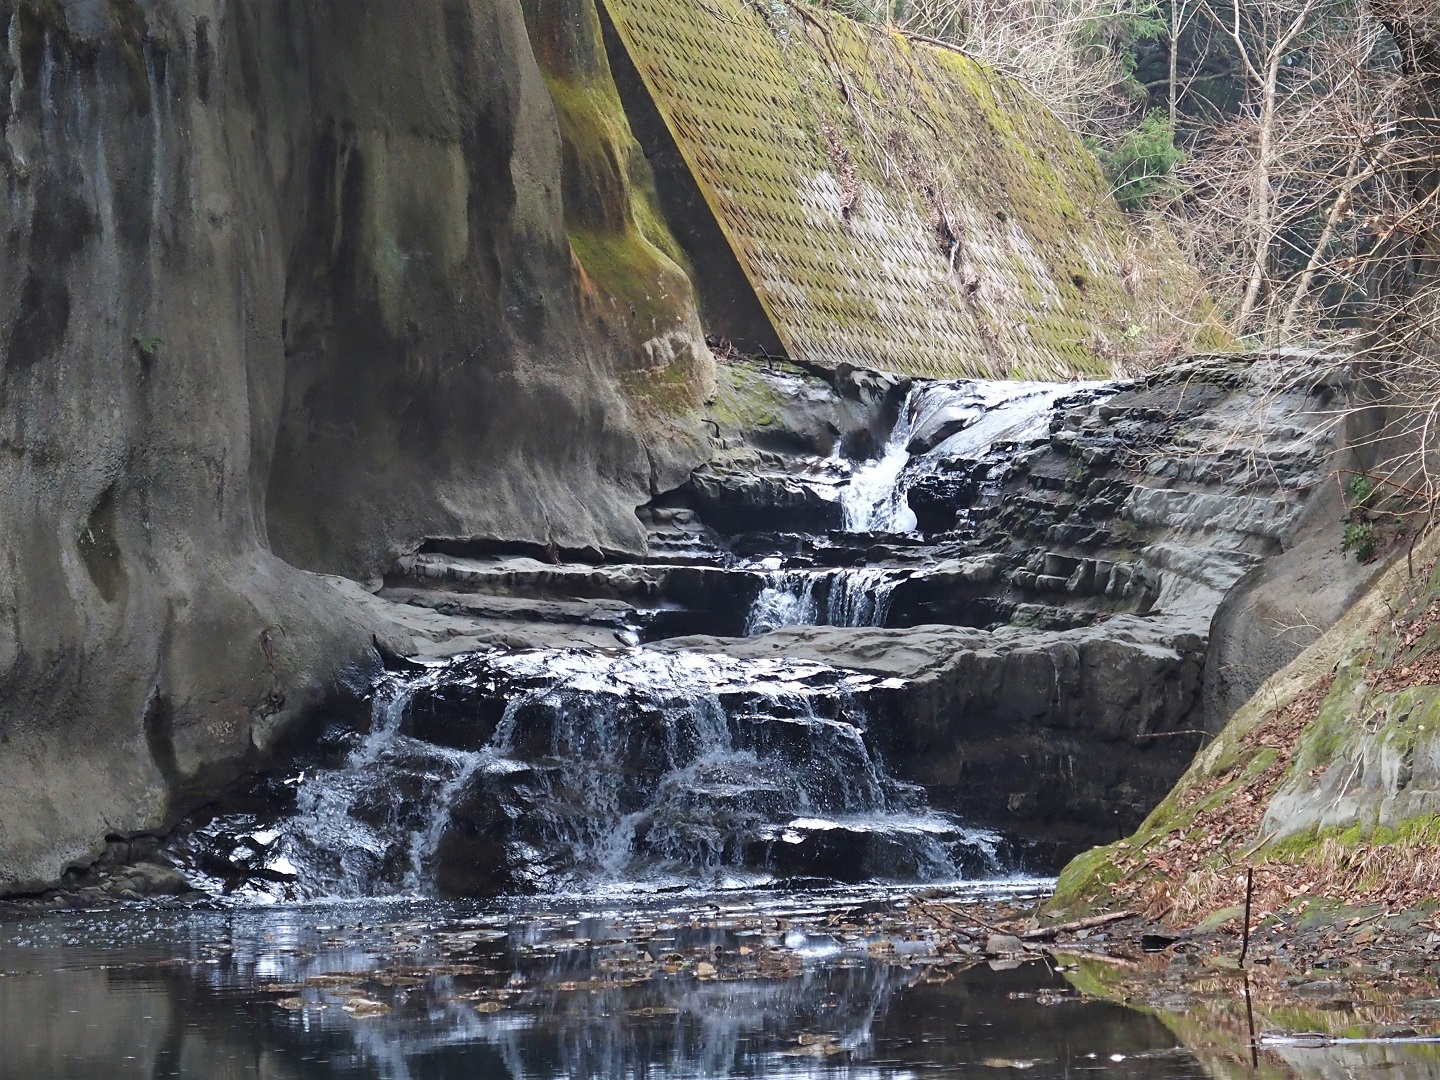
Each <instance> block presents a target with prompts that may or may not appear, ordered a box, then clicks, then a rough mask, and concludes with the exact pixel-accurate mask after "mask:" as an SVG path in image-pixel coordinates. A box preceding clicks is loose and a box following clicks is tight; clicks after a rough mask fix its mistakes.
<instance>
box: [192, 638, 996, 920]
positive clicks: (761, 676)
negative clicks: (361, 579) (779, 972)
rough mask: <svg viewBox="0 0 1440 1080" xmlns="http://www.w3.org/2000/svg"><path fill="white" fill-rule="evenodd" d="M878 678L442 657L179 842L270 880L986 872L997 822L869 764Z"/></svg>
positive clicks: (606, 885) (558, 883)
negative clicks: (322, 760)
mask: <svg viewBox="0 0 1440 1080" xmlns="http://www.w3.org/2000/svg"><path fill="white" fill-rule="evenodd" d="M886 682H887V680H883V679H878V678H876V677H874V676H870V675H865V674H860V673H856V672H847V671H842V670H840V669H836V668H831V667H828V666H826V665H823V664H817V663H805V662H797V661H789V660H736V659H734V658H728V657H719V656H710V655H704V654H694V653H665V652H651V651H647V650H638V649H636V650H626V651H618V650H617V651H598V650H579V649H575V650H529V651H524V652H511V653H501V652H495V653H482V654H477V655H473V656H469V657H464V658H460V659H458V660H456V661H453V662H451V663H448V664H445V665H442V666H438V667H436V668H433V669H431V670H429V671H425V672H423V673H419V674H414V675H409V676H391V677H389V678H387V680H386V681H385V682H383V683H382V684H381V685H380V686H379V687H378V688H377V690H376V693H375V696H374V699H373V713H372V717H371V723H370V727H369V730H368V732H365V733H363V734H358V733H356V734H352V735H350V736H348V737H346V736H341V735H338V734H337V737H336V742H337V743H338V744H341V745H347V746H348V749H345V750H344V751H343V752H342V754H341V757H340V759H339V760H338V762H336V763H335V764H333V765H326V764H321V765H319V766H318V767H316V768H312V769H309V770H306V771H305V772H304V773H303V774H301V775H299V776H296V777H292V778H291V779H290V780H288V781H287V782H286V783H287V784H288V790H289V797H288V799H287V800H284V801H285V803H286V804H287V805H286V809H285V810H284V811H283V812H282V814H281V815H280V816H279V817H278V819H269V820H266V819H263V818H262V817H261V816H257V815H249V814H241V815H229V816H222V817H219V818H216V819H215V820H213V821H211V822H210V823H209V824H207V825H206V826H205V827H203V828H202V829H200V830H199V831H198V832H197V833H196V834H194V835H193V836H192V838H191V840H190V844H191V845H192V852H191V853H192V857H193V858H194V859H195V863H196V865H197V866H198V868H199V869H200V870H202V871H204V872H206V873H209V874H211V875H212V876H215V877H219V878H223V879H225V880H226V882H227V884H228V886H229V887H230V888H232V889H233V888H235V887H236V886H237V885H238V886H240V887H241V888H242V889H244V890H246V891H258V892H260V893H268V894H270V895H274V896H277V897H278V896H287V895H295V894H296V893H297V892H298V895H302V896H326V895H328V896H365V895H383V894H389V893H397V892H408V893H418V894H426V893H436V892H438V893H441V894H464V895H494V894H500V893H513V892H580V891H584V892H592V893H593V892H596V891H606V890H615V889H620V890H627V889H641V890H653V889H664V888H677V887H697V888H708V889H713V888H728V887H754V886H761V885H765V884H767V883H773V882H776V881H777V880H783V879H793V878H805V879H812V880H813V879H826V880H831V881H848V882H855V881H900V882H906V881H913V882H920V881H954V880H957V879H960V878H963V877H970V876H975V875H981V874H983V875H985V876H996V875H998V874H1001V873H1003V872H1005V870H1006V869H1007V867H1006V866H1005V865H1004V862H1003V860H1002V856H1001V847H1002V841H1001V840H1000V838H999V837H998V836H996V835H994V834H991V833H988V832H985V831H981V830H974V829H966V828H964V827H962V826H960V825H959V824H958V823H957V822H956V821H954V820H953V819H952V818H950V817H949V816H947V815H943V814H940V813H937V812H935V811H933V810H930V809H929V808H927V806H926V801H925V796H924V792H923V789H921V788H919V787H918V786H916V785H912V784H907V783H903V782H900V781H898V780H896V779H894V778H893V777H892V776H890V775H888V774H887V772H886V770H885V768H884V766H883V765H882V763H881V762H880V760H879V759H878V757H877V755H876V753H875V751H874V750H873V748H872V746H871V744H870V741H869V737H868V732H867V724H868V720H867V716H866V710H865V701H864V699H865V697H866V695H867V693H869V692H871V691H873V690H876V689H883V688H884V684H885V683H886Z"/></svg>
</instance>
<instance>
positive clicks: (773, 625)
mask: <svg viewBox="0 0 1440 1080" xmlns="http://www.w3.org/2000/svg"><path fill="white" fill-rule="evenodd" d="M764 574H765V587H764V588H762V589H761V590H760V593H759V595H758V596H756V598H755V602H754V603H753V604H751V605H750V613H749V615H748V616H747V617H746V620H745V636H746V637H754V636H756V635H757V634H767V633H769V632H770V631H771V630H778V629H780V628H781V627H782V626H884V625H885V617H886V616H887V615H888V614H889V613H890V594H891V593H892V592H893V591H894V589H895V584H896V580H897V574H896V571H894V570H887V569H884V568H880V567H861V568H858V569H845V570H770V571H765V572H764Z"/></svg>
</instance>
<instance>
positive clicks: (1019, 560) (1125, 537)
mask: <svg viewBox="0 0 1440 1080" xmlns="http://www.w3.org/2000/svg"><path fill="white" fill-rule="evenodd" d="M727 366H728V367H729V368H731V369H734V373H733V374H729V375H726V374H724V372H722V380H721V382H722V386H724V387H728V389H727V390H726V394H728V396H724V395H722V400H720V401H719V402H718V403H717V405H716V415H717V416H718V417H720V418H722V419H723V421H724V422H723V423H722V422H721V420H717V421H715V424H714V433H715V435H714V439H713V440H712V441H713V442H714V446H715V452H714V455H713V456H712V459H711V462H710V463H709V464H708V465H707V466H706V467H705V468H703V469H701V470H699V471H698V472H697V473H696V474H695V476H694V477H693V478H692V480H691V481H690V483H689V484H687V485H686V486H684V487H682V488H680V489H678V490H676V491H674V492H671V493H669V494H666V495H664V496H662V497H660V498H658V499H657V500H655V501H654V502H652V504H651V505H650V506H648V507H645V508H642V510H641V511H640V514H641V518H642V520H644V521H645V522H646V523H647V525H648V527H649V528H650V531H651V537H652V543H651V548H652V551H654V552H656V555H657V557H656V558H655V559H654V560H652V561H646V562H644V563H636V562H635V561H633V560H624V559H616V558H614V557H613V556H605V555H603V554H601V553H595V554H594V555H592V556H587V557H586V558H585V559H584V560H581V561H577V560H576V558H575V557H574V556H573V555H570V554H567V553H564V552H561V553H558V554H555V555H554V556H553V558H554V559H555V561H553V562H543V561H541V560H539V559H535V560H531V561H525V560H520V559H516V558H514V557H504V556H498V555H487V554H485V553H483V552H478V551H471V553H470V554H471V556H472V557H470V558H466V557H463V556H462V555H460V554H459V553H458V552H459V550H460V549H456V548H454V547H450V548H448V549H446V552H440V551H434V550H432V551H431V552H429V553H428V554H421V555H418V556H415V557H413V558H411V559H408V560H402V561H401V562H400V563H398V564H397V566H396V568H395V570H394V573H393V574H392V576H391V577H390V578H389V579H387V586H386V589H385V590H384V591H383V592H382V594H381V595H382V597H387V598H390V599H393V600H395V601H398V602H400V603H402V604H404V605H407V606H410V607H426V608H428V610H431V611H444V612H450V613H453V614H455V615H459V616H466V617H469V616H477V615H486V614H489V613H493V614H495V615H505V616H506V618H505V619H504V620H500V619H490V618H484V619H481V620H479V621H478V622H477V623H476V625H477V627H479V628H478V629H476V630H472V631H470V632H469V633H468V634H462V635H461V640H463V641H466V642H469V641H475V640H484V639H485V636H486V635H487V634H489V635H491V638H490V639H491V640H497V637H496V635H498V634H499V633H500V632H501V631H500V630H499V629H498V628H499V627H501V626H503V627H505V628H506V629H505V631H504V633H506V634H509V635H510V636H509V638H508V639H505V640H508V641H511V642H514V641H516V640H528V641H530V642H532V643H535V644H550V643H555V642H556V641H557V639H563V633H562V634H560V635H557V634H556V633H554V632H553V631H552V630H551V629H550V628H561V624H564V626H563V628H562V629H563V630H564V631H565V632H568V631H569V630H570V628H574V630H575V631H577V632H580V633H585V634H589V635H591V636H590V637H589V638H588V639H586V640H590V641H600V640H606V637H605V636H606V635H608V640H609V641H613V642H615V643H618V644H640V643H645V647H647V648H651V649H657V650H663V651H666V652H671V653H674V652H676V651H682V650H683V651H686V652H692V653H697V654H705V655H711V656H728V657H734V658H736V660H737V661H754V660H763V659H778V658H790V659H794V658H804V659H807V660H812V661H815V662H819V663H825V664H834V665H839V666H841V667H846V668H850V669H853V670H858V671H862V672H866V673H869V674H872V675H875V676H879V677H881V678H884V679H888V680H892V681H893V685H892V686H890V687H889V688H888V689H886V690H884V691H880V692H876V693H875V694H874V695H872V698H871V704H870V706H869V708H870V710H871V711H870V720H869V731H870V736H869V737H870V738H871V739H872V740H873V741H874V743H875V745H876V746H877V748H879V749H880V750H881V752H883V754H884V755H885V757H886V761H887V764H888V765H889V766H890V767H891V768H893V769H894V770H895V772H896V775H897V776H900V777H903V778H904V779H906V780H908V781H911V782H915V783H919V784H921V785H923V786H924V788H925V789H926V791H927V793H928V796H929V798H930V800H931V802H932V804H933V805H934V806H936V807H937V808H938V809H941V810H944V811H947V812H952V813H955V814H957V815H958V816H959V817H960V818H961V819H962V820H964V821H967V822H970V823H973V824H975V825H977V826H980V827H984V828H989V829H996V830H1001V831H1003V832H1004V833H1005V834H1006V835H1009V836H1013V837H1016V838H1020V839H1022V840H1024V841H1026V842H1030V843H1032V844H1033V843H1036V842H1039V843H1042V844H1046V845H1049V848H1048V850H1050V851H1051V852H1052V853H1053V857H1054V858H1055V859H1056V860H1057V863H1056V865H1057V866H1058V860H1061V859H1063V857H1064V856H1066V855H1067V854H1073V853H1074V852H1075V851H1078V850H1080V849H1082V848H1084V847H1086V846H1089V845H1090V844H1092V843H1095V842H1103V841H1108V840H1110V839H1113V838H1114V837H1116V836H1119V835H1122V834H1123V833H1125V832H1127V831H1128V830H1129V829H1131V828H1133V827H1134V825H1135V824H1136V823H1138V821H1139V820H1140V819H1141V818H1143V817H1144V815H1145V814H1146V813H1147V812H1148V811H1149V809H1150V808H1151V807H1153V806H1154V805H1155V804H1156V803H1157V802H1158V801H1159V800H1160V799H1161V798H1162V797H1163V795H1164V794H1165V792H1166V791H1167V790H1168V789H1169V788H1170V786H1171V784H1172V783H1173V782H1174V780H1175V779H1176V778H1177V777H1178V776H1179V774H1180V772H1181V771H1182V770H1183V769H1184V767H1185V765H1186V764H1187V763H1188V761H1189V759H1190V757H1191V755H1192V754H1193V752H1194V750H1195V749H1196V747H1197V746H1199V745H1200V744H1201V742H1202V740H1203V739H1204V738H1205V737H1206V732H1207V730H1209V729H1213V728H1214V726H1215V724H1216V721H1217V717H1215V716H1212V715H1211V712H1213V711H1214V710H1209V709H1207V708H1206V707H1204V706H1203V705H1202V698H1203V696H1204V695H1203V694H1202V689H1203V687H1204V686H1205V685H1206V680H1207V678H1212V675H1207V671H1206V665H1207V657H1208V654H1209V648H1210V643H1211V638H1212V631H1213V632H1215V633H1218V634H1219V635H1220V639H1221V640H1222V641H1224V640H1227V639H1226V638H1225V634H1226V633H1227V627H1226V625H1224V624H1218V625H1217V626H1215V627H1212V619H1213V617H1214V616H1215V613H1216V611H1217V609H1219V608H1220V607H1221V605H1222V603H1223V602H1225V600H1226V598H1227V597H1233V596H1238V595H1240V594H1241V593H1242V592H1243V590H1244V589H1245V588H1246V587H1247V583H1248V582H1249V581H1250V580H1252V579H1253V577H1254V575H1255V574H1256V572H1257V569H1258V568H1260V567H1262V566H1263V565H1264V564H1265V562H1266V560H1267V559H1270V558H1273V557H1275V556H1277V555H1279V554H1281V553H1283V552H1285V551H1286V550H1287V549H1288V548H1289V547H1291V546H1293V545H1294V544H1296V543H1297V542H1302V541H1305V539H1306V537H1308V536H1310V535H1312V534H1313V533H1315V532H1317V531H1318V530H1319V529H1321V528H1332V526H1331V525H1330V523H1328V522H1327V521H1317V520H1316V517H1315V516H1314V515H1313V514H1311V515H1310V516H1308V517H1307V513H1309V511H1308V510H1307V508H1308V507H1309V506H1310V505H1311V502H1312V497H1313V496H1314V495H1315V493H1316V492H1317V490H1319V489H1321V487H1322V485H1323V482H1324V480H1325V478H1326V475H1327V472H1328V471H1329V469H1330V467H1331V466H1330V462H1331V459H1332V457H1333V456H1334V455H1335V454H1336V453H1337V450H1338V447H1339V446H1340V444H1341V441H1342V440H1341V439H1340V437H1339V434H1338V433H1337V431H1336V430H1335V429H1334V424H1333V420H1332V406H1333V401H1334V394H1335V393H1336V392H1337V391H1336V390H1335V382H1334V379H1333V378H1322V377H1321V374H1322V372H1323V371H1324V370H1326V369H1325V367H1324V364H1323V363H1322V362H1320V361H1308V360H1305V359H1303V358H1294V357H1290V358H1284V357H1280V358H1267V357H1241V358H1225V357H1216V358H1201V359H1197V360H1194V361H1193V362H1190V363H1187V364H1183V365H1179V366H1176V367H1173V368H1171V369H1168V370H1166V371H1163V372H1160V373H1157V374H1155V375H1151V376H1147V377H1145V378H1143V379H1140V380H1136V381H1133V382H1128V383H1112V384H1103V385H1102V384H1087V385H1082V384H1075V385H1073V386H1068V387H1067V386H1052V385H1047V384H984V383H969V384H966V383H957V384H934V383H924V382H919V381H913V382H905V383H900V382H894V381H890V382H886V381H883V380H874V381H872V382H869V383H867V382H863V381H860V382H858V383H857V380H858V379H859V376H858V374H857V373H854V372H850V373H847V374H848V375H849V380H848V381H847V380H845V379H837V380H836V385H838V386H839V388H840V389H839V390H837V389H835V388H834V386H827V385H826V384H825V383H824V382H823V381H822V380H819V379H816V378H813V377H809V376H805V375H802V374H798V373H794V372H785V371H783V370H777V369H776V368H775V366H774V365H770V366H769V367H765V366H760V367H749V366H745V365H743V364H742V363H741V362H738V361H733V362H732V363H731V364H729V365H727ZM852 383H853V384H856V385H851V384H852ZM857 387H858V388H857ZM827 410H828V412H827ZM865 410H869V419H868V421H864V422H862V421H861V419H859V417H861V416H862V415H863V414H864V412H865ZM827 415H828V420H827V419H824V418H825V417H826V416H827ZM877 430H878V431H880V432H883V433H884V434H883V435H882V436H881V437H879V438H874V439H872V440H871V441H872V443H873V445H872V447H871V456H870V457H869V458H866V459H851V458H849V457H847V456H846V455H845V453H844V449H845V447H846V446H847V445H848V446H858V445H861V444H863V443H864V442H865V439H864V438H862V434H861V433H863V432H870V433H872V435H873V433H874V432H876V431H877ZM1307 530H1308V531H1307ZM1312 543H1313V542H1312ZM1333 546H1334V543H1333V540H1332V542H1331V547H1333ZM1334 562H1335V564H1336V566H1335V568H1334V569H1335V572H1336V574H1338V575H1339V576H1341V577H1345V576H1347V575H1348V576H1349V577H1352V578H1356V579H1357V580H1358V576H1357V574H1358V572H1359V568H1358V567H1356V568H1353V569H1351V568H1346V567H1343V566H1341V565H1340V560H1339V558H1338V557H1337V558H1335V559H1334ZM464 596H469V597H470V599H468V600H463V599H461V597H464ZM517 598H525V599H524V600H523V601H522V600H521V599H517ZM582 598H588V599H582ZM501 603H508V604H513V605H516V608H514V609H512V610H511V611H509V612H502V611H501V610H500V607H499V605H500V604H501ZM523 604H530V605H533V606H534V607H535V611H536V613H537V614H538V615H539V616H540V620H543V622H541V621H539V620H534V619H529V620H527V619H521V618H517V617H514V616H515V614H516V612H518V611H519V610H520V607H521V606H522V605H523ZM1334 614H1338V611H1336V612H1335V613H1334ZM1332 617H1333V615H1332ZM547 624H548V627H547ZM1247 632H1249V631H1247ZM1229 648H1230V651H1231V653H1233V652H1234V649H1235V648H1236V646H1230V647H1229ZM1281 650H1282V651H1283V646H1282V647H1281ZM422 651H429V652H431V653H434V654H443V653H445V652H446V651H449V650H448V647H447V642H446V641H445V640H444V639H443V638H442V639H440V640H435V641H432V642H429V643H424V644H423V646H422ZM1279 655H1280V653H1279V652H1277V657H1278V656H1279ZM1219 719H1221V720H1223V717H1219ZM1032 850H1033V849H1032Z"/></svg>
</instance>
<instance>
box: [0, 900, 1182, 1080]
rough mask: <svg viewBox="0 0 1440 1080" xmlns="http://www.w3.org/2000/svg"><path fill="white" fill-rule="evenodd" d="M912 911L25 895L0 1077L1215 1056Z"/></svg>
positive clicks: (969, 1069)
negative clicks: (936, 937)
mask: <svg viewBox="0 0 1440 1080" xmlns="http://www.w3.org/2000/svg"><path fill="white" fill-rule="evenodd" d="M1026 887H1027V886H1026V885H1025V884H1024V883H1020V884H1018V885H1014V886H1011V890H1012V892H1014V893H1016V894H1023V893H1024V891H1025V889H1026ZM904 909H905V896H904V894H903V893H901V892H899V891H892V892H885V891H883V890H882V891H874V890H872V891H869V892H867V891H865V890H850V891H846V892H834V891H831V892H827V893H823V894H798V895H788V896H783V897H773V896H770V897H767V896H753V895H752V896H740V897H736V896H722V897H715V898H711V899H708V900H703V901H702V900H697V898H695V897H693V896H691V897H684V898H679V897H677V898H673V899H672V900H668V901H667V900H664V899H660V900H656V899H650V900H648V901H644V902H641V901H636V900H627V901H624V902H613V903H609V904H599V905H596V904H593V903H589V904H587V903H586V902H584V901H580V900H572V901H565V902H555V901H550V902H547V903H545V904H543V905H542V904H534V903H527V904H523V905H517V904H510V905H505V906H498V905H495V904H488V905H481V904H470V903H453V902H445V903H440V902H433V901H413V900H408V901H388V902H386V901H359V902H349V903H344V904H334V903H316V904H306V905H277V906H273V907H267V908H259V907H241V908H234V909H229V910H224V909H210V910H194V909H190V910H185V909H159V908H152V909H140V908H132V909H128V910H112V911H104V912H90V913H85V912H69V913H63V914H49V915H43V916H35V917H30V918H25V919H19V920H14V921H10V922H6V923H0V1076H3V1077H5V1078H6V1080H32V1078H33V1080H40V1078H51V1077H55V1078H60V1077H66V1078H69V1077H74V1078H82V1077H83V1078H86V1080H90V1078H95V1077H116V1078H126V1077H144V1078H147V1080H151V1078H160V1077H195V1078H201V1077H203V1078H206V1080H216V1078H229V1077H266V1078H274V1080H282V1078H292V1077H294V1078H299V1077H307V1078H308V1077H314V1078H322V1077H323V1078H329V1077H345V1078H351V1077H354V1078H360V1077H366V1078H370V1077H375V1078H381V1077H384V1078H391V1077H393V1078H415V1080H420V1078H433V1080H439V1078H448V1077H456V1078H460V1077H464V1078H467V1080H471V1078H488V1077H516V1078H519V1077H536V1078H539V1077H643V1078H660V1077H666V1078H668V1077H714V1076H767V1077H770V1076H779V1077H845V1078H861V1077H876V1078H881V1077H918V1076H985V1077H1001V1076H1005V1075H1017V1074H1023V1075H1025V1076H1027V1077H1071V1076H1097V1077H1099V1076H1103V1077H1173V1078H1181V1077H1201V1076H1207V1075H1210V1074H1208V1073H1206V1072H1205V1071H1204V1069H1203V1068H1202V1067H1201V1065H1200V1063H1199V1062H1198V1061H1197V1060H1196V1059H1195V1058H1194V1057H1192V1056H1191V1055H1190V1053H1189V1052H1187V1051H1186V1050H1185V1049H1184V1048H1183V1047H1182V1046H1181V1045H1180V1044H1179V1042H1178V1041H1177V1039H1176V1037H1175V1036H1174V1035H1172V1034H1171V1033H1170V1032H1169V1031H1168V1030H1167V1029H1166V1027H1165V1026H1164V1025H1163V1024H1161V1023H1160V1022H1159V1021H1158V1020H1156V1019H1154V1018H1153V1017H1151V1016H1149V1015H1146V1014H1144V1013H1141V1012H1137V1011H1132V1010H1129V1009H1126V1008H1123V1007H1120V1006H1116V1005H1111V1004H1104V1003H1100V1002H1095V1001H1090V1000H1085V999H1084V998H1082V997H1081V996H1080V995H1079V994H1077V993H1076V992H1075V991H1074V990H1073V989H1072V988H1071V987H1070V986H1069V984H1067V982H1066V981H1065V978H1064V976H1063V974H1062V973H1060V972H1058V971H1056V970H1053V969H1052V967H1050V966H1048V965H1047V963H1045V962H1043V961H1036V962H1030V963H1025V964H1019V965H1015V964H996V965H994V966H992V965H991V964H990V963H988V962H985V961H983V960H980V959H978V958H977V957H975V956H971V955H963V954H943V953H938V952H937V951H936V950H935V948H934V943H933V942H931V941H930V940H929V939H928V938H927V937H926V935H925V933H924V932H923V930H917V929H916V928H915V927H913V926H909V927H906V925H905V922H904Z"/></svg>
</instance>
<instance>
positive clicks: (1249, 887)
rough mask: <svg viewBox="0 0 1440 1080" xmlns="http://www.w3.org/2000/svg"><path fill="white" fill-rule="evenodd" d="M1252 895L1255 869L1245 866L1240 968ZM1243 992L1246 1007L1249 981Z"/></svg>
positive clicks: (1247, 940) (1247, 938)
mask: <svg viewBox="0 0 1440 1080" xmlns="http://www.w3.org/2000/svg"><path fill="white" fill-rule="evenodd" d="M1254 894H1255V868H1254V867H1253V866H1247V867H1246V868H1245V926H1244V929H1243V930H1242V931H1241V933H1240V966H1241V967H1242V968H1243V967H1244V966H1245V955H1246V953H1248V952H1249V951H1250V898H1251V897H1252V896H1253V895H1254ZM1245 991H1246V993H1245V1001H1246V1004H1247V1005H1248V1004H1249V1001H1250V993H1249V991H1250V983H1249V980H1246V983H1245ZM1252 1024H1253V1020H1252ZM1252 1034H1253V1032H1252Z"/></svg>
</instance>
